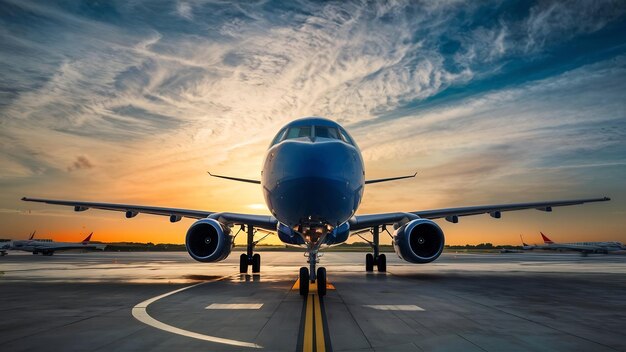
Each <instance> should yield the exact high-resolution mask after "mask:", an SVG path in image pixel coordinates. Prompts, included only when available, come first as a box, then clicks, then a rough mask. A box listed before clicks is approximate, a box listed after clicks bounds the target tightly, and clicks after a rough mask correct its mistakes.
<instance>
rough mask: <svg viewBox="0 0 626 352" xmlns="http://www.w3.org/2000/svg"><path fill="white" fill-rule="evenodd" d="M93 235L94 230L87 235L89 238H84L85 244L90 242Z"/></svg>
mask: <svg viewBox="0 0 626 352" xmlns="http://www.w3.org/2000/svg"><path fill="white" fill-rule="evenodd" d="M91 235H93V232H92V233H90V234H89V236H87V238H85V239H84V240H83V244H87V243H89V241H91Z"/></svg>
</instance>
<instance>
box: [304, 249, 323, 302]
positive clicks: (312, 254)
mask: <svg viewBox="0 0 626 352" xmlns="http://www.w3.org/2000/svg"><path fill="white" fill-rule="evenodd" d="M307 254H308V257H309V260H308V263H309V268H307V267H306V266H303V267H301V268H300V281H299V282H300V295H302V296H306V295H308V294H309V286H310V284H313V283H314V284H316V286H317V294H318V295H319V296H325V295H326V282H327V281H326V268H324V267H320V268H317V272H316V271H315V266H316V264H317V263H318V262H319V255H318V252H317V249H314V248H312V247H311V248H309V250H308V251H307Z"/></svg>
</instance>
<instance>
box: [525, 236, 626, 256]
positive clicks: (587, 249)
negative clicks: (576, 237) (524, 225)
mask: <svg viewBox="0 0 626 352" xmlns="http://www.w3.org/2000/svg"><path fill="white" fill-rule="evenodd" d="M539 233H540V234H541V238H542V239H543V243H544V244H543V245H537V244H533V245H529V244H527V243H525V242H524V239H523V238H522V237H521V235H520V238H522V249H525V250H533V249H545V250H552V251H575V252H581V253H582V254H583V255H586V254H589V253H604V254H608V253H609V252H617V251H626V246H624V244H623V243H621V242H567V243H556V242H554V241H552V240H551V239H549V238H548V236H546V235H545V234H544V233H543V232H539Z"/></svg>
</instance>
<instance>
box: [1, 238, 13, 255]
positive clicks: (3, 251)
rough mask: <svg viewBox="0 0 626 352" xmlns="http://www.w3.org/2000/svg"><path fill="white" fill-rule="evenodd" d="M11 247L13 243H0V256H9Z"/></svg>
mask: <svg viewBox="0 0 626 352" xmlns="http://www.w3.org/2000/svg"><path fill="white" fill-rule="evenodd" d="M11 246H13V243H12V242H11V241H2V242H0V256H2V257H4V256H5V255H7V250H9V249H11Z"/></svg>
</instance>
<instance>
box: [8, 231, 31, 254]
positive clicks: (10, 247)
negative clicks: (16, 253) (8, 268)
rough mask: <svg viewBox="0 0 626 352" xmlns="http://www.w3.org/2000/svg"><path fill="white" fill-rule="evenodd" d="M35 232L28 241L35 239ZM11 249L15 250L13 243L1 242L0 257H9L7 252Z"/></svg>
mask: <svg viewBox="0 0 626 352" xmlns="http://www.w3.org/2000/svg"><path fill="white" fill-rule="evenodd" d="M35 232H36V231H33V232H31V234H30V237H28V241H31V240H32V239H33V238H34V237H35ZM9 249H13V241H3V242H0V256H3V257H4V256H5V255H7V251H8V250H9Z"/></svg>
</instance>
